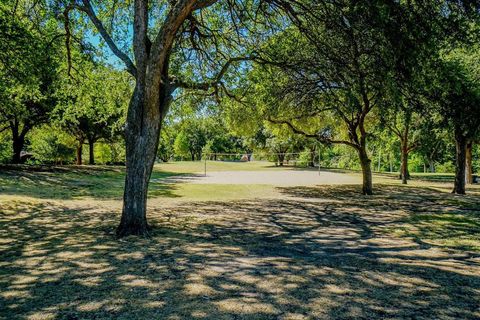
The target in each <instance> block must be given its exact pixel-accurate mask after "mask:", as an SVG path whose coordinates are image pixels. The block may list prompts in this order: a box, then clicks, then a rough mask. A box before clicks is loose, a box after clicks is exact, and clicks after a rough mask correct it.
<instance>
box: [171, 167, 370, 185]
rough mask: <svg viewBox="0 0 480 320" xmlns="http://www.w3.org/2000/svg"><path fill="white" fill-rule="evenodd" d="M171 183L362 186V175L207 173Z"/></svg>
mask: <svg viewBox="0 0 480 320" xmlns="http://www.w3.org/2000/svg"><path fill="white" fill-rule="evenodd" d="M170 180H171V182H188V183H194V184H269V185H274V186H314V185H321V184H328V185H335V184H360V183H361V182H362V180H361V176H360V175H347V174H342V173H335V172H327V171H323V172H320V173H319V172H318V171H315V170H283V171H207V175H206V176H204V175H203V174H202V173H197V174H195V175H190V176H185V177H174V178H172V179H170Z"/></svg>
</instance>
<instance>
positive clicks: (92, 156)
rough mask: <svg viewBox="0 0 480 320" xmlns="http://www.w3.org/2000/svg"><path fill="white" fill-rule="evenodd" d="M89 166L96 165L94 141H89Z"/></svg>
mask: <svg viewBox="0 0 480 320" xmlns="http://www.w3.org/2000/svg"><path fill="white" fill-rule="evenodd" d="M88 151H89V154H88V164H90V165H94V164H95V141H93V140H92V139H89V140H88Z"/></svg>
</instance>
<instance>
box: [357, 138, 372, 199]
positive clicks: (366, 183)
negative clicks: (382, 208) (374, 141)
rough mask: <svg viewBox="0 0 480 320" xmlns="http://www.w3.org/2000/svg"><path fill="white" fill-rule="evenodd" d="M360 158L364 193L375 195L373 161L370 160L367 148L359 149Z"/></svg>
mask: <svg viewBox="0 0 480 320" xmlns="http://www.w3.org/2000/svg"><path fill="white" fill-rule="evenodd" d="M358 156H359V159H360V164H361V166H362V178H363V180H362V181H363V184H362V193H363V194H365V195H372V194H373V181H372V160H370V159H369V158H368V154H367V150H366V149H365V147H361V148H360V149H358Z"/></svg>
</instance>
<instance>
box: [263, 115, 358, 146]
mask: <svg viewBox="0 0 480 320" xmlns="http://www.w3.org/2000/svg"><path fill="white" fill-rule="evenodd" d="M267 120H268V121H269V122H271V123H275V124H285V125H287V126H288V127H289V128H290V129H291V130H292V131H293V133H296V134H300V135H303V136H304V137H307V138H314V139H316V140H317V141H318V142H320V143H324V144H344V145H347V146H350V147H352V148H355V149H358V146H357V145H356V144H354V143H352V142H350V141H346V140H334V139H330V138H327V137H325V136H322V135H319V134H311V133H307V132H305V131H303V130H301V129H299V128H297V127H295V126H294V125H293V124H292V123H291V122H290V121H287V120H275V119H272V118H271V117H268V119H267Z"/></svg>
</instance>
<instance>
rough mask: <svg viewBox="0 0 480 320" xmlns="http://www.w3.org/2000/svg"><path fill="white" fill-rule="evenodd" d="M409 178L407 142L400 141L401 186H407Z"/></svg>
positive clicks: (404, 140)
mask: <svg viewBox="0 0 480 320" xmlns="http://www.w3.org/2000/svg"><path fill="white" fill-rule="evenodd" d="M409 178H410V173H409V172H408V140H406V139H403V140H401V166H400V179H402V184H407V180H408V179H409Z"/></svg>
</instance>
